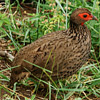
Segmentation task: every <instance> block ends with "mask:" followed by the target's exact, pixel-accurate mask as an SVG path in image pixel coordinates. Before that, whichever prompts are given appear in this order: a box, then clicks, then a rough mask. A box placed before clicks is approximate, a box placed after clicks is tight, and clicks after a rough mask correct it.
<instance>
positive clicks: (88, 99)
mask: <svg viewBox="0 0 100 100" xmlns="http://www.w3.org/2000/svg"><path fill="white" fill-rule="evenodd" d="M82 93H83V94H84V95H85V97H86V98H87V100H92V99H90V98H89V97H88V96H87V95H86V93H85V92H82Z"/></svg>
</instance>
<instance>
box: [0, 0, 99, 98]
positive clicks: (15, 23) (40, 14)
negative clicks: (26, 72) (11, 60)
mask: <svg viewBox="0 0 100 100" xmlns="http://www.w3.org/2000/svg"><path fill="white" fill-rule="evenodd" d="M33 1H34V0H33ZM5 2H6V4H5V6H2V7H1V8H0V10H1V13H0V38H3V39H5V40H11V42H10V45H8V48H9V47H10V48H11V47H13V48H11V49H9V50H10V51H11V52H13V51H19V50H20V49H21V48H22V47H23V46H25V45H27V44H29V43H31V42H33V41H35V40H36V39H38V38H40V37H42V36H43V35H45V34H47V33H50V32H53V31H57V30H65V29H67V28H68V27H69V16H70V14H71V12H72V11H73V10H74V9H76V8H78V7H84V8H88V9H89V10H90V11H91V12H92V13H93V15H95V16H97V18H98V19H99V20H100V9H99V7H100V1H99V0H91V2H86V1H85V0H70V2H69V0H66V2H65V1H64V0H55V1H54V0H46V3H45V4H42V3H40V2H39V1H38V2H37V6H36V13H27V12H24V13H23V14H24V16H23V14H22V13H21V10H20V9H19V7H20V4H19V3H18V5H17V9H16V10H15V11H13V10H12V7H13V4H10V3H9V0H5ZM17 2H18V0H17ZM67 2H68V3H67ZM2 9H4V10H3V11H2ZM66 12H67V13H66ZM25 16H26V17H25ZM30 16H32V17H30ZM86 25H87V26H88V28H89V29H90V30H91V38H92V48H91V55H90V59H89V61H88V62H87V63H86V64H85V65H84V66H83V67H82V68H81V69H80V70H79V71H78V72H77V73H76V74H74V75H73V76H70V77H68V78H67V79H66V80H59V81H57V82H55V84H56V86H55V85H53V84H51V83H50V82H45V81H43V80H40V79H39V80H40V81H41V82H43V83H46V84H47V85H48V86H49V100H51V90H56V96H57V98H59V99H62V100H67V99H69V98H74V100H83V99H85V100H87V99H88V100H89V98H92V99H93V98H99V97H100V65H99V62H100V21H99V22H95V21H90V22H87V23H86ZM7 70H9V68H8V69H7ZM1 72H3V70H1V71H0V77H1V78H2V79H0V81H2V80H3V81H9V79H8V78H7V77H6V76H5V75H3V74H2V73H1ZM29 80H31V81H33V82H34V83H35V84H34V86H35V88H34V90H33V91H36V89H37V85H38V84H37V82H35V81H34V80H33V79H30V78H29V79H27V80H26V81H25V82H23V84H24V85H26V86H27V85H28V84H27V81H29ZM1 88H4V89H5V90H6V91H10V90H9V89H8V88H6V87H5V85H0V89H1ZM15 90H16V84H15V86H14V89H13V91H15ZM13 91H10V92H11V93H13ZM14 93H16V92H14ZM33 93H34V92H33ZM47 94H48V93H47ZM9 98H11V97H9ZM16 98H18V99H19V100H21V99H20V97H18V95H17V97H16ZM34 98H35V94H33V96H32V97H31V100H34ZM6 100H8V99H7V98H6ZM11 100H13V99H11ZM25 100H28V99H27V98H26V99H25Z"/></svg>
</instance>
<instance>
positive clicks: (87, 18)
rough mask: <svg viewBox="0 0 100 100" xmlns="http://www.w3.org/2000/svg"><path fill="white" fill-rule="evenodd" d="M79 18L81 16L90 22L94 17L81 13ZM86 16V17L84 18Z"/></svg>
mask: <svg viewBox="0 0 100 100" xmlns="http://www.w3.org/2000/svg"><path fill="white" fill-rule="evenodd" d="M78 16H80V17H81V18H82V19H84V20H85V21H88V20H92V19H93V15H92V14H91V15H90V14H88V13H81V14H79V15H78ZM84 16H86V17H84ZM81 25H82V26H83V25H84V23H81Z"/></svg>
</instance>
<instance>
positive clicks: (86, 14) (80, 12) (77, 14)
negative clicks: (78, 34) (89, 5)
mask: <svg viewBox="0 0 100 100" xmlns="http://www.w3.org/2000/svg"><path fill="white" fill-rule="evenodd" d="M89 20H97V21H98V19H97V18H96V17H95V16H93V15H92V14H91V12H90V11H89V10H88V9H86V8H77V9H76V10H75V11H73V12H72V14H71V17H70V22H73V23H75V24H77V25H84V23H85V22H86V21H89Z"/></svg>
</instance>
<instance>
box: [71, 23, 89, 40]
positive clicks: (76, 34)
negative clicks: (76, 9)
mask: <svg viewBox="0 0 100 100" xmlns="http://www.w3.org/2000/svg"><path fill="white" fill-rule="evenodd" d="M69 31H70V32H69V34H70V37H71V38H73V40H79V41H80V40H83V39H84V38H86V37H87V35H89V34H90V33H88V29H87V27H86V25H77V24H75V23H73V22H71V23H70V28H69Z"/></svg>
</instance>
